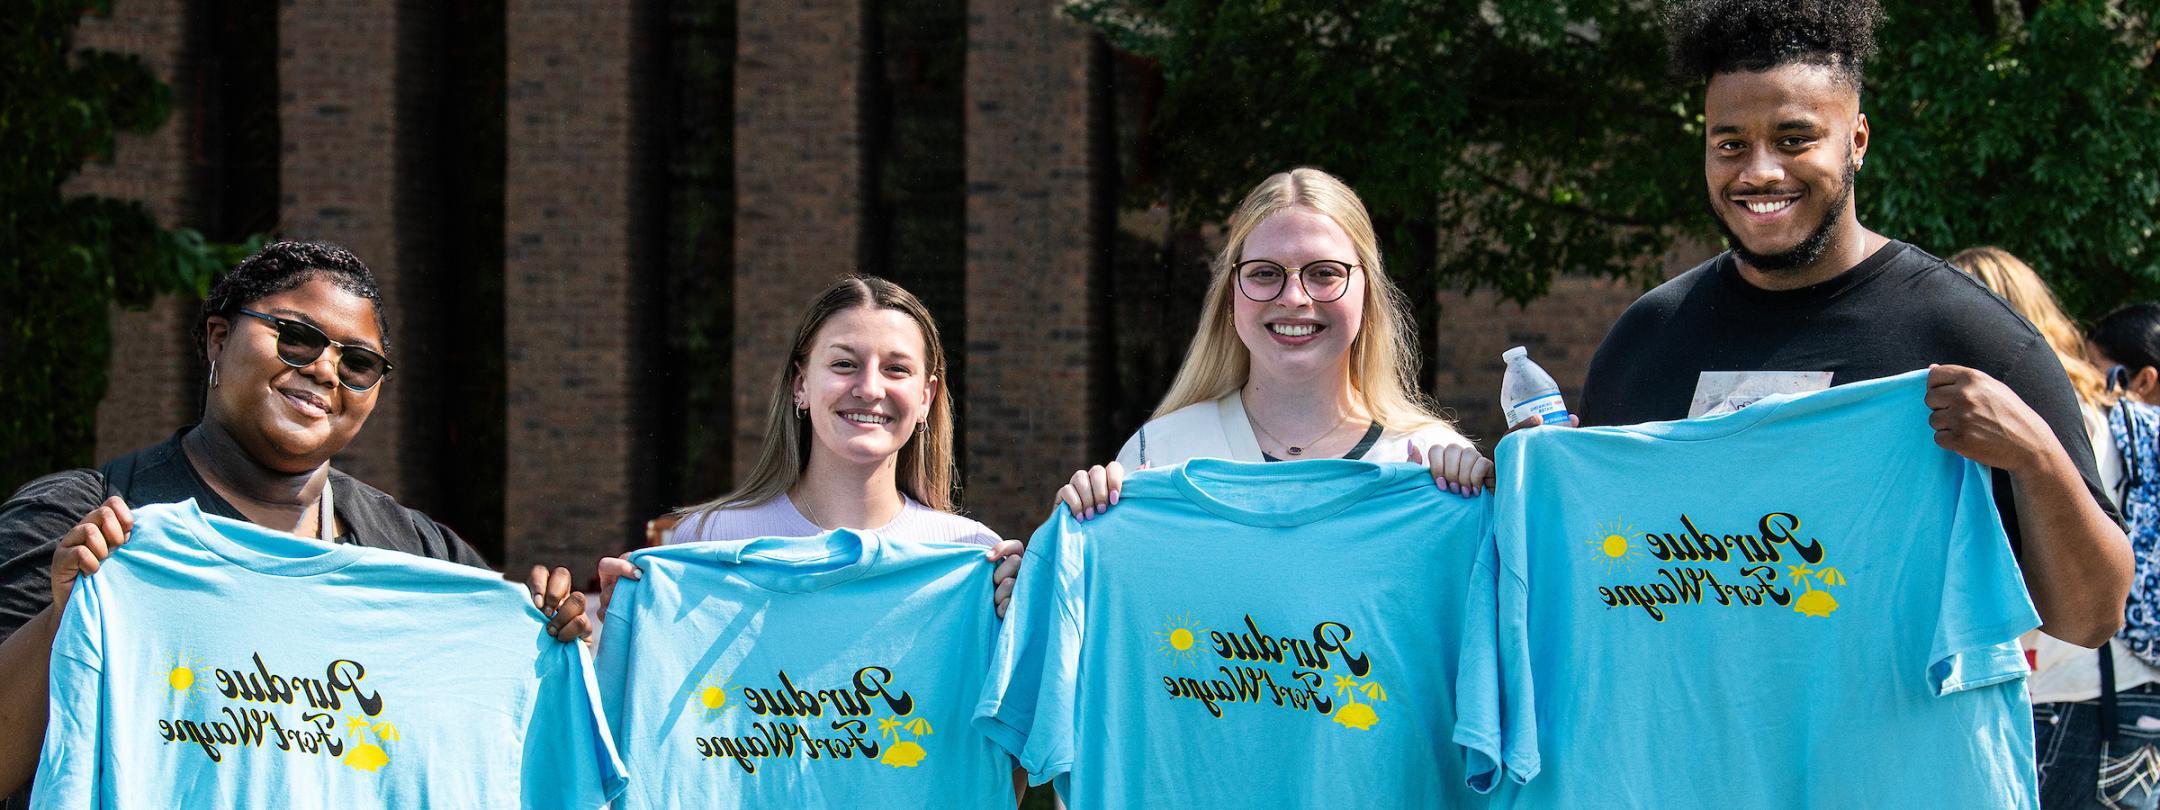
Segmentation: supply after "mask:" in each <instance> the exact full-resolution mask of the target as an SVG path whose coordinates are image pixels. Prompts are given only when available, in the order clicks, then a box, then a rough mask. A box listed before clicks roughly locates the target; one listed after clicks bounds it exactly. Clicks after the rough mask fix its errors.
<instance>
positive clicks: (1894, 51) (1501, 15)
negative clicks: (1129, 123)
mask: <svg viewBox="0 0 2160 810" xmlns="http://www.w3.org/2000/svg"><path fill="white" fill-rule="evenodd" d="M1998 5H1999V4H1998ZM2034 5H2036V10H2035V11H2034V12H2033V13H2032V15H2031V17H2030V18H2023V17H2019V18H2015V19H1997V18H1995V17H1994V16H1992V14H1991V16H1990V17H1989V18H1987V19H1982V18H1981V17H1979V16H1976V14H1975V11H1974V9H1973V7H1972V5H1971V4H1933V5H1930V4H1903V5H1898V6H1897V7H1895V8H1893V9H1892V10H1891V16H1890V18H1889V20H1888V22H1887V23H1886V24H1885V26H1884V30H1883V31H1882V32H1881V36H1880V40H1881V42H1882V43H1883V51H1882V53H1881V55H1880V56H1879V57H1878V58H1877V59H1876V60H1875V61H1874V62H1873V63H1872V64H1870V65H1869V68H1868V73H1869V83H1868V84H1869V86H1868V89H1867V94H1866V96H1865V98H1864V99H1863V109H1864V111H1865V112H1866V113H1867V114H1868V117H1869V121H1870V124H1871V127H1872V132H1873V138H1874V140H1873V142H1872V144H1871V147H1870V151H1869V155H1868V161H1867V166H1866V170H1865V172H1863V173H1862V175H1861V177H1860V186H1859V188H1858V190H1857V192H1856V197H1857V198H1858V200H1859V202H1860V206H1861V221H1862V222H1863V223H1865V224H1867V225H1868V226H1869V227H1871V228H1873V229H1875V230H1877V231H1880V232H1883V233H1885V234H1888V235H1891V236H1893V237H1896V238H1901V239H1906V240H1908V241H1912V242H1914V243H1916V244H1919V245H1920V246H1921V247H1923V248H1926V249H1928V250H1930V251H1933V252H1935V253H1937V254H1940V255H1947V254H1948V253H1950V252H1952V251H1955V250H1958V249H1960V248H1963V247H1967V246H1970V245H1974V244H1981V243H1992V244H1997V245H2000V246H2002V247H2004V248H2006V249H2008V250H2010V251H2011V252H2013V253H2016V254H2018V255H2019V256H2021V257H2022V258H2024V259H2026V260H2027V261H2029V262H2032V263H2033V264H2034V266H2035V267H2037V268H2039V269H2040V270H2041V272H2043V273H2044V274H2047V275H2048V276H2049V278H2050V279H2051V280H2053V281H2054V282H2055V283H2056V284H2058V285H2059V286H2060V287H2061V288H2062V292H2063V293H2064V295H2065V299H2066V300H2065V303H2066V304H2068V305H2069V306H2071V307H2072V308H2073V309H2075V310H2077V311H2080V312H2084V313H2086V314H2098V312H2099V311H2101V310H2105V309H2107V308H2110V307H2111V306H2113V305H2114V304H2117V303H2120V302H2121V301H2124V300H2127V299H2129V298H2133V297H2152V296H2155V295H2160V251H2154V250H2152V249H2149V248H2147V247H2146V245H2145V243H2147V242H2149V241H2150V240H2151V236H2150V234H2151V233H2152V232H2154V231H2155V230H2160V223H2156V222H2155V218H2156V216H2160V87H2156V85H2160V81H2156V78H2160V68H2156V67H2155V66H2154V64H2153V63H2154V56H2155V44H2156V35H2155V29H2154V26H2153V22H2154V21H2155V20H2156V19H2160V13H2156V12H2160V0H2119V1H2116V0H2064V1H2063V2H2050V3H2043V4H2034ZM1067 8H1068V11H1069V12H1070V13H1071V14H1072V15H1073V16H1075V17H1076V18H1078V19H1080V20H1082V21H1085V22H1087V23H1089V24H1090V25H1093V26H1094V27H1096V28H1097V29H1098V30H1100V31H1102V32H1103V33H1104V35H1105V36H1106V37H1107V38H1108V39H1109V40H1110V42H1111V43H1112V44H1113V45H1115V46H1116V47H1119V48H1122V49H1124V50H1127V51H1130V52H1132V53H1135V54H1137V55H1139V56H1142V57H1145V58H1147V59H1150V60H1153V61H1154V62H1155V63H1157V64H1158V65H1160V67H1161V69H1162V73H1163V76H1164V79H1165V82H1166V87H1165V91H1164V95H1163V99H1162V102H1161V107H1160V108H1159V110H1158V111H1157V116H1156V118H1155V121H1154V128H1153V132H1152V133H1151V135H1152V137H1153V138H1154V139H1156V141H1157V143H1158V145H1159V146H1160V155H1161V160H1160V161H1159V166H1158V170H1157V171H1156V172H1155V173H1154V176H1153V178H1152V179H1153V181H1154V185H1152V186H1147V187H1141V188H1135V189H1131V191H1132V193H1133V194H1134V195H1135V198H1136V199H1155V198H1159V197H1168V200H1167V201H1168V202H1169V203H1170V205H1171V207H1172V210H1173V212H1174V213H1175V215H1176V216H1178V217H1180V218H1181V219H1182V220H1184V221H1185V222H1188V223H1199V222H1206V221H1211V220H1219V219H1220V218H1221V217H1222V216H1224V215H1225V214H1226V213H1227V212H1228V211H1229V210H1230V208H1231V207H1232V206H1234V205H1235V203H1236V201H1237V198H1238V197H1239V195H1242V194H1243V193H1244V192H1245V191H1246V190H1248V189H1250V188H1251V187H1252V185H1253V184H1254V183H1255V182H1258V181H1259V179H1260V178H1262V177H1264V176H1265V175H1267V174H1268V173H1271V172H1274V171H1279V170H1282V169H1285V168H1289V167H1292V166H1300V165H1311V166H1318V167H1320V168H1324V169H1327V170H1328V171H1331V172H1334V173H1336V174H1339V175H1341V176H1343V177H1344V178H1345V179H1346V180H1348V181H1349V182H1350V183H1351V184H1352V185H1353V186H1355V187H1356V188H1357V189H1358V191H1359V193H1361V194H1362V195H1364V197H1365V199H1366V202H1367V204H1368V205H1369V206H1370V207H1371V208H1372V209H1373V215H1374V218H1375V219H1376V220H1379V221H1387V222H1399V223H1408V224H1409V226H1410V227H1412V228H1413V229H1420V228H1425V229H1431V230H1428V231H1427V232H1432V230H1437V231H1438V232H1439V233H1440V234H1441V238H1440V240H1439V251H1438V255H1437V256H1435V257H1433V264H1432V266H1427V267H1409V266H1403V265H1400V264H1392V263H1391V264H1392V266H1391V271H1392V272H1394V273H1396V274H1397V275H1398V276H1405V275H1407V274H1411V273H1429V274H1432V276H1433V277H1434V278H1435V279H1436V280H1437V281H1438V282H1439V283H1440V284H1444V285H1447V286H1453V287H1458V288H1489V289H1494V290H1497V291H1498V292H1500V293H1501V294H1503V295H1505V296H1507V297H1510V298H1514V299H1516V300H1528V299H1530V298H1534V297H1536V296H1538V295H1541V294H1543V293H1544V292H1545V291H1546V290H1547V289H1548V288H1549V287H1550V284H1551V280H1552V278H1553V276H1554V275H1555V274H1558V273H1574V274H1584V275H1599V276H1616V277H1635V278H1642V279H1645V280H1647V279H1650V278H1654V277H1655V276H1656V274H1657V273H1658V272H1659V270H1660V269H1661V264H1660V261H1659V260H1660V259H1661V257H1662V255H1663V254H1664V253H1665V252H1666V251H1667V250H1668V249H1669V248H1670V247H1671V246H1672V244H1673V242H1674V241H1675V240H1676V239H1677V238H1680V237H1682V236H1689V235H1692V236H1695V237H1698V238H1703V239H1706V240H1707V239H1714V236H1715V231H1714V229H1713V226H1712V223H1711V221H1710V219H1709V216H1708V214H1707V213H1705V210H1704V202H1703V198H1704V195H1705V193H1706V192H1705V191H1704V188H1703V171H1702V146H1701V126H1702V124H1701V118H1700V112H1701V89H1700V88H1699V87H1698V86H1694V85H1693V84H1692V83H1689V84H1682V83H1676V82H1674V81H1671V80H1670V79H1669V78H1668V75H1667V67H1666V51H1665V43H1664V38H1663V32H1662V31H1661V30H1660V29H1659V28H1658V26H1657V22H1656V17H1657V15H1656V13H1655V11H1656V9H1655V7H1654V4H1651V3H1648V2H1643V1H1642V0H1580V1H1577V2H1565V3H1554V2H1551V1H1550V0H1370V2H1364V3H1357V4H1350V5H1344V4H1340V3H1333V2H1319V1H1317V0H1310V1H1308V0H1075V1H1074V2H1072V3H1070V4H1069V5H1068V6H1067ZM1998 11H2001V10H2000V9H1998ZM2001 13H2012V14H2015V13H2017V12H2016V10H2015V9H2014V8H2013V9H2009V10H2008V11H2002V12H2001ZM1383 238H1384V239H1387V240H1388V242H1387V243H1386V244H1385V245H1384V246H1385V247H1387V248H1389V249H1390V250H1391V251H1394V250H1395V249H1396V248H1397V247H1398V245H1399V244H1400V243H1399V242H1398V241H1397V240H1396V239H1395V237H1393V236H1390V235H1386V234H1383Z"/></svg>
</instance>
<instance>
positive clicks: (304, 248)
mask: <svg viewBox="0 0 2160 810" xmlns="http://www.w3.org/2000/svg"><path fill="white" fill-rule="evenodd" d="M317 278H326V279H329V280H330V282H331V283H333V284H336V285H337V286H338V289H340V290H344V291H346V292H349V293H352V294H353V295H356V296H359V297H361V298H365V299H367V300H368V302H369V303H372V304H374V305H375V328H376V329H377V330H379V331H380V332H382V336H383V346H382V350H383V353H384V354H389V353H390V321H389V319H388V318H387V317H386V316H385V313H384V312H383V298H382V289H381V288H380V287H379V286H377V285H376V283H375V272H374V271H372V270H369V269H368V267H367V265H365V264H362V263H361V262H360V257H358V256H354V255H352V251H349V250H346V249H344V248H342V247H339V246H337V245H333V244H330V243H327V242H277V243H274V244H271V245H269V246H266V247H264V248H263V249H262V250H260V251H257V252H256V253H255V255H253V256H249V257H247V258H245V259H242V260H240V264H238V265H236V266H234V267H233V269H232V272H229V273H226V274H225V275H224V277H222V278H219V279H218V282H217V284H216V285H214V286H212V287H211V288H210V297H208V298H205V299H203V307H202V316H201V317H198V318H196V319H195V328H194V330H193V331H194V334H195V346H196V348H199V349H202V350H205V351H208V350H209V343H208V342H207V341H208V339H209V326H208V324H209V320H210V316H213V315H216V316H219V317H222V318H225V319H227V320H231V319H232V317H233V316H234V315H235V314H238V313H239V311H240V308H241V307H244V306H247V305H249V304H253V303H255V302H256V301H260V300H262V299H263V298H265V297H267V296H272V295H276V294H278V293H281V292H284V291H286V290H290V289H293V288H295V287H298V286H300V285H302V284H306V283H308V282H309V281H312V280H314V279H317Z"/></svg>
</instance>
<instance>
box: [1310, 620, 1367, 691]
mask: <svg viewBox="0 0 2160 810" xmlns="http://www.w3.org/2000/svg"><path fill="white" fill-rule="evenodd" d="M1351 635H1352V634H1351V632H1350V628H1349V627H1348V626H1345V625H1344V624H1342V623H1341V622H1321V623H1319V624H1318V625H1315V626H1313V644H1314V645H1315V646H1318V647H1319V648H1320V650H1321V651H1322V652H1332V653H1334V654H1335V655H1336V657H1338V658H1341V659H1342V662H1343V663H1344V664H1346V665H1348V666H1349V667H1350V674H1352V675H1355V676H1357V677H1360V678H1363V677H1365V673H1367V672H1371V671H1372V661H1371V660H1370V659H1369V658H1367V657H1366V656H1365V654H1364V653H1358V654H1356V655H1352V654H1351V653H1350V648H1349V646H1348V645H1349V643H1350V637H1351ZM1314 666H1318V667H1319V668H1321V669H1327V668H1328V662H1327V657H1326V656H1324V655H1323V656H1321V657H1320V660H1319V661H1318V662H1317V663H1315V664H1314Z"/></svg>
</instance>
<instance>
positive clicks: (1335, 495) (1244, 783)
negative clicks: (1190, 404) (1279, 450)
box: [975, 459, 1489, 808]
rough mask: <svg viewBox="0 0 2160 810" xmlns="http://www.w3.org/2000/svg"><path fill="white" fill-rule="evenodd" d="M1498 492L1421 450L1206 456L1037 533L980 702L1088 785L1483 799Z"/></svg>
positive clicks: (1295, 800) (1269, 802)
mask: <svg viewBox="0 0 2160 810" xmlns="http://www.w3.org/2000/svg"><path fill="white" fill-rule="evenodd" d="M1488 516H1489V510H1488V504H1487V500H1486V499H1482V498H1481V499H1465V498H1461V497H1458V496H1456V495H1453V494H1449V493H1446V492H1443V491H1441V490H1440V489H1439V488H1438V487H1436V486H1434V485H1433V480H1432V476H1431V474H1430V473H1428V472H1427V471H1426V470H1425V468H1423V467H1419V466H1413V465H1409V464H1387V465H1380V464H1371V463H1366V462H1360V461H1344V460H1316V461H1297V462H1286V463H1278V464H1249V463H1239V462H1231V461H1220V460H1213V459H1197V460H1193V461H1190V462H1187V463H1186V464H1185V465H1183V466H1181V467H1172V468H1162V469H1155V470H1147V471H1141V472H1137V473H1134V474H1133V475H1132V477H1130V478H1128V479H1127V480H1126V482H1125V487H1124V489H1123V492H1122V495H1121V496H1120V499H1119V502H1118V505H1117V506H1116V507H1114V508H1112V509H1110V510H1109V511H1108V512H1105V513H1104V514H1103V515H1102V516H1101V517H1097V518H1095V519H1094V520H1091V521H1087V522H1085V523H1083V522H1080V521H1076V520H1073V519H1072V517H1071V516H1070V515H1069V514H1067V512H1066V511H1065V510H1064V509H1063V508H1059V509H1057V510H1056V511H1055V513H1054V514H1053V515H1052V517H1051V519H1050V521H1049V522H1047V523H1045V524H1043V526H1042V528H1041V529H1039V530H1037V531H1036V532H1035V536H1034V539H1033V540H1032V541H1031V542H1030V544H1029V546H1028V550H1027V557H1026V558H1025V561H1024V562H1023V564H1022V566H1021V574H1020V581H1019V585H1018V589H1017V592H1016V593H1015V594H1014V596H1013V601H1012V605H1011V608H1010V611H1009V612H1008V613H1007V615H1006V619H1005V627H1004V628H1003V630H1002V631H1001V633H1000V635H999V637H998V648H997V659H996V662H995V664H994V666H993V668H992V673H991V682H990V683H989V684H988V685H987V687H986V688H985V689H984V691H983V697H982V702H981V703H980V704H979V705H978V706H977V707H976V710H975V718H976V719H975V722H976V725H977V726H978V727H980V728H982V729H983V730H984V731H985V733H988V734H989V735H990V736H991V737H992V738H994V739H996V740H997V741H998V743H999V744H1000V745H1003V746H1004V747H1005V748H1006V749H1007V750H1009V751H1011V752H1012V753H1013V754H1014V755H1015V756H1017V757H1018V758H1019V759H1020V763H1021V765H1023V766H1025V767H1026V768H1027V770H1028V772H1029V774H1030V777H1031V781H1032V782H1034V783H1036V784H1041V783H1043V782H1045V781H1052V780H1054V781H1055V782H1056V784H1057V788H1058V792H1059V793H1060V794H1061V795H1062V796H1063V797H1064V798H1065V801H1066V803H1067V805H1068V806H1070V807H1074V808H1096V807H1321V806H1329V807H1333V806H1340V805H1342V804H1344V803H1353V804H1359V805H1369V806H1374V807H1432V806H1460V805H1462V804H1463V803H1466V802H1471V801H1476V800H1477V799H1478V797H1477V796H1476V794H1474V793H1472V792H1471V791H1470V789H1469V788H1468V787H1466V786H1465V775H1464V772H1463V757H1462V755H1461V754H1460V753H1458V752H1457V751H1456V749H1455V748H1454V746H1452V745H1450V744H1449V742H1448V738H1449V732H1450V730H1451V729H1452V728H1453V725H1454V720H1455V718H1454V712H1453V706H1452V701H1453V694H1452V692H1451V689H1452V687H1453V685H1454V674H1455V659H1456V655H1455V653H1456V651H1457V650H1458V649H1460V647H1459V644H1460V642H1461V632H1462V630H1461V623H1462V619H1463V616H1462V609H1463V605H1464V600H1465V597H1466V596H1467V594H1468V588H1467V586H1466V581H1467V578H1468V576H1469V574H1470V571H1471V564H1472V561H1473V557H1474V555H1475V554H1476V552H1477V549H1478V548H1479V547H1480V546H1482V545H1484V544H1485V542H1486V541H1485V538H1486V537H1487V535H1488V533H1487V520H1488Z"/></svg>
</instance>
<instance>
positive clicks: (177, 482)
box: [0, 428, 488, 638]
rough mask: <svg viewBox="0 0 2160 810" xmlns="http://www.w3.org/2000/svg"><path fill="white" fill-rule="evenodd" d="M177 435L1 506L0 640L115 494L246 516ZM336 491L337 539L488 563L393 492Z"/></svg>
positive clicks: (346, 481) (347, 481)
mask: <svg viewBox="0 0 2160 810" xmlns="http://www.w3.org/2000/svg"><path fill="white" fill-rule="evenodd" d="M186 432H187V429H186V428H182V429H181V430H180V432H178V433H174V434H173V436H172V438H169V439H166V440H165V441H163V442H160V443H158V444H154V445H151V446H149V447H145V448H143V449H141V450H137V451H135V452H133V453H129V454H127V455H124V456H121V457H119V458H116V459H113V460H112V461H111V462H108V463H107V464H106V465H105V466H103V467H99V468H98V469H95V470H92V469H79V470H68V471H66V472H59V473H54V474H52V475H48V476H45V477H43V478H39V479H37V480H35V481H31V482H30V483H27V484H24V485H23V486H22V488H21V489H18V490H16V491H15V495H14V496H13V497H11V498H9V499H8V500H7V502H6V503H5V504H0V561H4V562H0V638H6V637H8V636H9V635H13V634H14V632H15V630H16V629H17V628H20V627H22V626H23V624H24V623H27V622H29V621H30V619H31V617H34V616H36V615H37V613H38V611H41V610H44V609H45V606H46V605H47V604H49V603H51V602H52V556H53V548H54V546H56V545H58V544H59V542H60V538H61V537H63V536H65V535H66V534H67V532H68V530H69V529H71V528H74V527H75V524H77V523H80V522H82V519H83V516H85V515H88V514H90V510H93V509H96V508H97V507H98V505H99V504H101V503H104V502H105V498H106V497H108V496H109V495H119V496H120V497H121V498H122V499H123V500H125V501H127V504H128V506H129V507H140V506H143V505H145V504H153V503H178V502H181V501H185V500H187V499H189V498H193V499H195V503H196V504H197V505H199V506H201V507H202V510H203V511H204V512H207V513H209V514H213V515H221V516H224V517H228V518H232V519H234V520H246V519H247V517H246V516H245V515H242V514H240V510H238V509H235V508H233V505H232V504H231V503H229V502H227V501H226V500H225V499H224V498H222V497H219V496H218V494H217V492H216V491H215V490H212V489H211V488H210V485H209V483H208V482H206V481H204V480H203V478H202V475H201V474H199V473H197V472H196V471H195V465H193V464H191V463H189V462H188V459H187V454H186V453H185V452H183V451H182V450H181V449H180V437H181V435H183V434H185V433H186ZM330 488H331V492H332V498H333V499H334V501H335V503H336V504H337V505H336V507H335V508H336V509H337V516H338V520H339V521H341V522H343V523H344V526H345V534H344V535H343V536H340V537H338V538H336V542H340V543H353V544H357V545H362V546H369V547H373V548H386V549H391V550H393V551H402V552H405V553H407V554H417V555H419V556H422V557H429V558H433V559H437V560H448V561H450V562H454V563H461V564H464V565H470V566H474V567H476V568H487V567H488V564H487V560H485V559H483V558H482V557H481V556H480V553H479V552H477V551H474V550H473V548H472V546H469V545H466V544H465V541H464V540H463V539H462V538H459V537H458V536H457V532H454V531H451V530H450V527H448V526H444V525H442V524H440V523H436V522H435V521H434V520H432V519H430V518H429V517H428V516H427V515H424V514H421V513H420V512H419V511H417V510H414V509H408V508H406V507H403V506H400V505H398V503H397V501H395V500H393V499H392V498H391V497H390V496H389V495H388V494H387V493H384V492H383V491H382V490H379V489H376V488H374V487H371V486H368V485H366V484H363V483H360V482H359V481H358V480H356V479H354V478H353V477H352V476H349V475H346V474H344V473H342V472H338V471H337V470H334V469H333V470H331V471H330Z"/></svg>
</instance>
